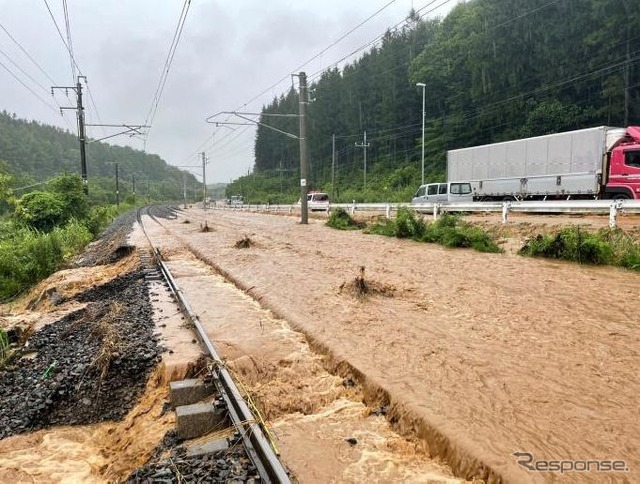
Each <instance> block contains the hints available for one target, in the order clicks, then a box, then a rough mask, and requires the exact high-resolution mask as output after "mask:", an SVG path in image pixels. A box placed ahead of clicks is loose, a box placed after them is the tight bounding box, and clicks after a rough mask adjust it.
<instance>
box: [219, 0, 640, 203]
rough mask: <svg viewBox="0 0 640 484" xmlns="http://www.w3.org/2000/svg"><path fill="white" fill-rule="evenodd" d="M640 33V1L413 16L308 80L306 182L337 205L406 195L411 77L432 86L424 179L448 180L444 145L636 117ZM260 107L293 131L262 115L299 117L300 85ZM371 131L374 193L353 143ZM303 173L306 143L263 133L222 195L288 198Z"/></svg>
mask: <svg viewBox="0 0 640 484" xmlns="http://www.w3.org/2000/svg"><path fill="white" fill-rule="evenodd" d="M638 32H640V5H639V4H638V3H637V2H633V1H631V0H561V1H559V0H556V1H550V0H526V1H524V0H470V1H467V2H465V3H460V4H458V5H457V6H456V7H455V8H454V9H453V10H452V11H451V12H450V13H449V14H448V15H447V16H446V17H445V18H443V19H438V20H424V19H421V18H420V15H419V12H412V13H411V14H410V16H409V18H408V19H407V22H406V23H405V25H404V26H403V27H402V28H399V29H397V30H393V31H388V32H387V33H386V34H385V36H384V38H383V39H382V42H381V43H380V44H379V45H378V46H376V47H373V48H372V49H371V50H369V51H367V52H366V53H365V54H364V55H362V56H361V57H360V58H359V59H358V60H356V61H355V62H353V63H351V64H349V65H347V66H345V67H344V68H343V69H337V68H334V69H331V70H326V71H324V72H322V73H321V74H320V75H319V76H314V75H313V74H311V75H310V76H309V79H310V90H311V92H312V93H313V94H312V98H313V100H312V102H311V103H310V104H309V151H310V175H311V176H310V181H311V186H312V188H315V189H321V190H323V191H327V192H329V193H332V194H333V196H334V199H335V200H338V201H350V200H352V199H356V200H362V201H365V200H366V201H386V200H391V201H392V200H397V201H407V200H408V199H409V198H410V196H411V194H412V193H413V192H414V191H415V189H416V188H417V187H418V185H419V184H420V177H421V173H420V172H421V134H422V89H421V88H420V87H417V86H416V83H424V84H426V87H425V98H426V99H425V100H426V109H425V112H426V134H425V140H426V141H425V151H426V163H425V164H426V179H427V181H439V180H442V179H444V177H445V163H446V161H445V160H446V151H447V150H449V149H455V148H461V147H465V146H473V145H478V144H485V143H491V142H496V141H503V140H509V139H516V138H519V137H526V136H536V135H542V134H548V133H554V132H560V131H564V130H570V129H579V128H585V127H591V126H598V125H609V126H626V125H633V124H634V123H635V124H638V123H640V65H639V63H638V59H639V58H640V35H639V34H638ZM262 112H263V116H262V117H261V119H260V121H261V122H263V123H266V124H269V125H271V126H274V127H276V128H278V129H282V130H284V131H288V132H291V133H297V132H298V126H297V123H298V120H297V119H296V118H274V117H269V116H267V115H268V114H273V113H281V114H284V113H297V112H298V94H297V92H296V91H294V90H290V91H289V92H287V93H284V94H283V95H281V96H280V97H277V98H275V99H273V101H272V102H271V103H270V104H269V105H267V106H265V107H264V108H263V111H262ZM365 131H366V132H367V142H368V143H370V147H369V148H368V150H367V159H368V161H367V189H366V190H365V189H364V163H363V162H364V152H363V148H360V147H357V146H355V145H356V143H362V142H363V135H364V132H365ZM334 134H335V164H334V165H333V166H334V169H333V170H332V159H333V158H332V153H333V149H332V135H334ZM299 178H300V177H299V145H298V142H297V141H295V140H292V139H289V138H286V137H284V136H282V135H280V134H279V133H276V132H274V131H272V130H269V129H267V128H264V127H259V128H258V130H257V135H256V140H255V165H254V170H253V173H252V174H250V175H248V176H245V177H242V178H240V179H238V180H236V181H235V182H234V183H233V184H231V185H230V186H229V187H228V189H227V193H228V194H242V195H244V196H245V200H249V201H263V202H266V201H271V202H274V201H282V202H284V201H293V200H295V199H297V197H298V193H299V192H298V180H299ZM332 180H335V181H334V183H332Z"/></svg>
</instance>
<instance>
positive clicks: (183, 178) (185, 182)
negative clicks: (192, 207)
mask: <svg viewBox="0 0 640 484" xmlns="http://www.w3.org/2000/svg"><path fill="white" fill-rule="evenodd" d="M182 191H183V194H184V208H187V174H186V173H183V174H182Z"/></svg>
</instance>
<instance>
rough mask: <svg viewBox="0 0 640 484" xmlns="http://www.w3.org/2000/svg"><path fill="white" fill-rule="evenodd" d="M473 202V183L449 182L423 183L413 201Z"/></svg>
mask: <svg viewBox="0 0 640 484" xmlns="http://www.w3.org/2000/svg"><path fill="white" fill-rule="evenodd" d="M434 202H446V203H451V202H473V193H472V192H471V183H469V182H447V183H429V184H428V185H421V186H420V188H418V191H417V192H416V194H415V195H414V196H413V199H412V200H411V203H434Z"/></svg>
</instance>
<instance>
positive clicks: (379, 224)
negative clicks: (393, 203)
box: [363, 217, 396, 237]
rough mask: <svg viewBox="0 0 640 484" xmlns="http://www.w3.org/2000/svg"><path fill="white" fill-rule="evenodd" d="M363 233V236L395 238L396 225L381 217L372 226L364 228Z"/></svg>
mask: <svg viewBox="0 0 640 484" xmlns="http://www.w3.org/2000/svg"><path fill="white" fill-rule="evenodd" d="M363 232H364V233H365V234H373V235H384V236H385V237H395V236H396V223H395V221H393V220H391V219H388V218H385V217H381V218H378V219H377V220H376V221H375V222H374V223H373V224H371V225H369V226H368V227H366V228H365V229H364V230H363Z"/></svg>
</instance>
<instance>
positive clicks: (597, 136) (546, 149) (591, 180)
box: [447, 126, 640, 201]
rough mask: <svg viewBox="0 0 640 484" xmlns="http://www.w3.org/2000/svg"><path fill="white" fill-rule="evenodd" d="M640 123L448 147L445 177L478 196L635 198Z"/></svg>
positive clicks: (639, 180) (639, 179)
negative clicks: (460, 147)
mask: <svg viewBox="0 0 640 484" xmlns="http://www.w3.org/2000/svg"><path fill="white" fill-rule="evenodd" d="M639 143H640V127H638V126H630V127H628V128H610V127H606V126H600V127H597V128H588V129H580V130H576V131H569V132H565V133H557V134H550V135H546V136H537V137H534V138H526V139H520V140H514V141H505V142H502V143H493V144H488V145H482V146H474V147H470V148H462V149H458V150H451V151H449V152H448V153H447V179H448V180H449V181H450V182H468V183H470V184H471V188H472V191H473V198H474V200H477V201H482V200H536V199H537V200H545V199H570V198H571V199H577V198H590V199H594V198H631V199H634V198H635V199H640V144H639Z"/></svg>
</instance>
